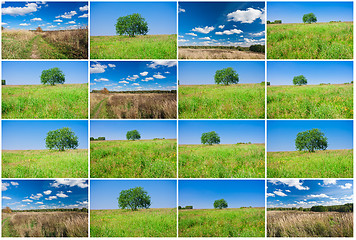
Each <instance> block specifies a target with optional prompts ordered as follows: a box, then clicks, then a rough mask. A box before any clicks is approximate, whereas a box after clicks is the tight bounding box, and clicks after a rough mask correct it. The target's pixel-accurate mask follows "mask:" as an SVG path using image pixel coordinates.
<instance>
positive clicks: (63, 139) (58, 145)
mask: <svg viewBox="0 0 356 240" xmlns="http://www.w3.org/2000/svg"><path fill="white" fill-rule="evenodd" d="M78 145H79V144H78V137H77V136H76V135H75V133H74V132H73V131H72V130H71V129H70V128H68V127H64V128H60V129H57V130H53V131H49V132H48V133H47V137H46V148H48V149H51V150H52V149H58V150H59V151H64V150H66V149H76V148H77V147H78Z"/></svg>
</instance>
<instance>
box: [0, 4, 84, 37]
mask: <svg viewBox="0 0 356 240" xmlns="http://www.w3.org/2000/svg"><path fill="white" fill-rule="evenodd" d="M2 26H3V27H5V28H9V29H27V30H34V29H36V28H37V27H41V28H42V29H43V30H64V29H76V28H81V27H87V26H88V2H79V1H78V2H45V1H38V2H7V1H6V2H5V3H3V4H2Z"/></svg>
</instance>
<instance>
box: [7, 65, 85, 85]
mask: <svg viewBox="0 0 356 240" xmlns="http://www.w3.org/2000/svg"><path fill="white" fill-rule="evenodd" d="M54 67H58V68H59V69H60V70H62V71H63V73H64V75H65V84H66V83H88V62H86V61H32V62H29V61H26V62H24V61H3V62H2V79H5V80H6V85H32V84H41V74H42V71H43V70H47V69H50V68H54ZM19 70H20V71H19Z"/></svg>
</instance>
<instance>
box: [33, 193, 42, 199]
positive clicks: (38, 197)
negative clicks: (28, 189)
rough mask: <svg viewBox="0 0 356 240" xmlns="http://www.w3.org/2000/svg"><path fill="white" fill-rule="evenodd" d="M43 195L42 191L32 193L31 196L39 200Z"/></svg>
mask: <svg viewBox="0 0 356 240" xmlns="http://www.w3.org/2000/svg"><path fill="white" fill-rule="evenodd" d="M41 197H43V194H42V193H37V194H36V195H34V194H32V195H31V196H30V198H31V199H33V200H38V199H40V198H41Z"/></svg>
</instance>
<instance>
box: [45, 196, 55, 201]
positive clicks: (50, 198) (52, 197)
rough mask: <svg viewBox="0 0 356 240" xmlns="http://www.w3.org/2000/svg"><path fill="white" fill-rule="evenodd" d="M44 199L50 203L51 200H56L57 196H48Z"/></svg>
mask: <svg viewBox="0 0 356 240" xmlns="http://www.w3.org/2000/svg"><path fill="white" fill-rule="evenodd" d="M45 199H46V200H49V201H51V200H53V199H57V196H49V197H48V198H45Z"/></svg>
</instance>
